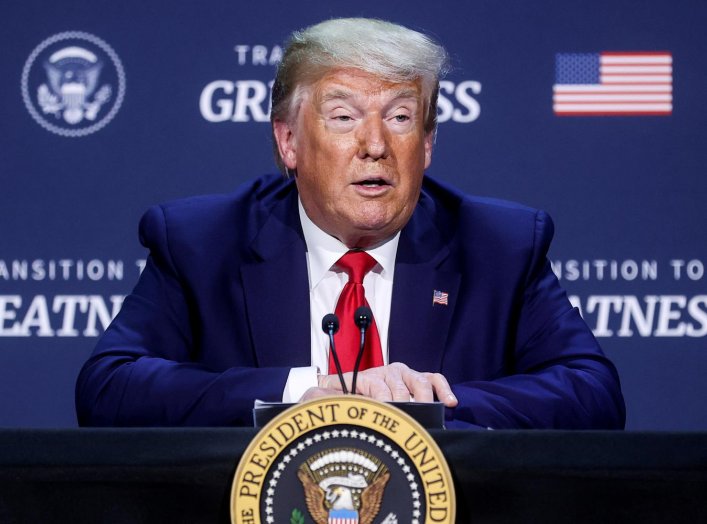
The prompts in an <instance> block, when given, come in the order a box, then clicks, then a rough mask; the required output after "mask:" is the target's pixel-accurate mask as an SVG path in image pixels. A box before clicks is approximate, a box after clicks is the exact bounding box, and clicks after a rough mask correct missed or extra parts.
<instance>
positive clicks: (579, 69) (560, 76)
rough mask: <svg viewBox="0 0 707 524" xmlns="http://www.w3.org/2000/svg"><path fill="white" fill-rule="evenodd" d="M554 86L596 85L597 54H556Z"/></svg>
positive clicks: (597, 73)
mask: <svg viewBox="0 0 707 524" xmlns="http://www.w3.org/2000/svg"><path fill="white" fill-rule="evenodd" d="M555 83H556V84H598V83H599V54H597V53H558V54H556V55H555Z"/></svg>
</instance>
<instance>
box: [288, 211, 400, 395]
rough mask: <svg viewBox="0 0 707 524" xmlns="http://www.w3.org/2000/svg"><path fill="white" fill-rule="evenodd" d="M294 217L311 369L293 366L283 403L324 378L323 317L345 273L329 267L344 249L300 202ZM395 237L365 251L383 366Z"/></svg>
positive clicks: (365, 283)
mask: <svg viewBox="0 0 707 524" xmlns="http://www.w3.org/2000/svg"><path fill="white" fill-rule="evenodd" d="M299 217H300V222H301V223H302V231H303V232H304V240H305V242H306V244H307V273H308V275H307V276H308V277H309V311H310V322H311V327H310V329H311V341H312V346H311V365H310V366H308V367H301V368H293V369H291V370H290V374H289V376H288V378H287V383H286V385H285V390H284V391H283V395H282V401H283V402H296V401H298V400H299V399H300V397H302V395H303V394H304V392H305V391H307V389H309V388H310V387H316V386H317V372H318V371H319V372H320V373H324V374H327V373H328V367H329V336H328V335H327V334H326V333H324V331H323V330H322V318H323V317H324V315H326V314H327V313H333V312H334V309H335V308H336V303H337V301H338V300H339V295H340V294H341V291H342V289H343V288H344V285H345V284H346V282H348V279H349V277H348V275H347V274H346V272H345V271H343V270H341V269H339V268H338V267H334V265H335V264H336V261H337V260H339V259H340V258H341V257H342V256H343V255H344V254H345V253H346V252H347V251H348V250H349V249H348V248H347V247H346V245H344V244H343V243H341V242H340V241H339V240H338V239H336V238H334V237H332V236H331V235H329V234H327V233H325V232H324V231H322V230H321V229H319V227H317V226H316V225H315V224H314V222H312V221H311V220H310V219H309V217H308V216H307V213H306V212H305V210H304V207H303V206H302V201H299ZM399 239H400V233H399V232H398V233H397V234H396V235H395V236H394V237H392V238H391V239H390V240H388V241H387V242H385V243H384V244H382V245H380V246H378V247H376V248H374V249H370V250H366V252H367V253H368V254H369V255H371V256H372V257H373V258H374V259H375V261H376V262H377V264H376V265H375V266H373V269H371V271H369V272H368V273H367V274H366V275H365V277H364V278H363V287H364V289H365V293H366V300H367V301H368V305H369V306H370V308H371V311H373V317H374V318H375V321H376V326H377V327H378V333H379V335H380V339H381V349H382V351H383V363H384V364H388V325H389V324H390V305H391V301H392V297H393V273H394V272H395V255H396V253H397V251H398V240H399Z"/></svg>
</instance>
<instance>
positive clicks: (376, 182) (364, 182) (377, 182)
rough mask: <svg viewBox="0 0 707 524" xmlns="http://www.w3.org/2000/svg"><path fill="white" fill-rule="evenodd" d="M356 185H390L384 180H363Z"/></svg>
mask: <svg viewBox="0 0 707 524" xmlns="http://www.w3.org/2000/svg"><path fill="white" fill-rule="evenodd" d="M355 185H357V186H363V187H381V186H387V185H389V184H388V182H386V181H385V180H383V179H382V178H369V179H367V180H361V181H360V182H356V183H355Z"/></svg>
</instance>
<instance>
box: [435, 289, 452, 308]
mask: <svg viewBox="0 0 707 524" xmlns="http://www.w3.org/2000/svg"><path fill="white" fill-rule="evenodd" d="M435 304H439V305H441V306H448V305H449V293H447V292H445V291H439V290H438V289H435V290H434V291H433V292H432V305H433V306H434V305H435Z"/></svg>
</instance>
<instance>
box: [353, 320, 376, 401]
mask: <svg viewBox="0 0 707 524" xmlns="http://www.w3.org/2000/svg"><path fill="white" fill-rule="evenodd" d="M372 319H373V312H372V311H371V308H369V307H368V306H361V307H360V308H358V309H357V310H356V312H355V313H354V323H355V324H356V326H358V329H360V330H361V344H360V345H359V347H358V356H357V357H356V364H355V365H354V368H353V379H352V380H351V393H352V394H355V393H356V378H358V368H359V367H360V366H361V359H362V358H363V348H364V347H365V346H366V331H367V330H368V328H369V326H370V325H371V322H372Z"/></svg>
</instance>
